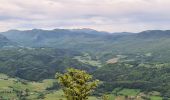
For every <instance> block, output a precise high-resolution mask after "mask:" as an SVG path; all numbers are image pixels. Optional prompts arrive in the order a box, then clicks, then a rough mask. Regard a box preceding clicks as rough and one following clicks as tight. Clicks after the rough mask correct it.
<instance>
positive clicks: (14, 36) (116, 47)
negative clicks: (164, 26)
mask: <svg viewBox="0 0 170 100" xmlns="http://www.w3.org/2000/svg"><path fill="white" fill-rule="evenodd" d="M1 34H3V35H5V36H6V37H7V38H9V39H10V40H11V41H14V42H17V43H18V44H20V45H22V46H29V47H53V48H64V49H72V50H77V51H81V52H91V53H93V54H97V55H101V56H103V55H108V54H109V55H110V54H113V55H115V54H133V53H135V54H136V53H148V52H151V53H158V52H159V53H160V51H164V52H161V54H166V55H167V54H168V53H169V51H168V50H169V49H170V31H169V30H165V31H163V30H148V31H143V32H140V33H129V32H122V33H113V34H111V33H108V32H100V31H96V30H93V29H72V30H70V29H54V30H41V29H33V30H26V31H19V30H10V31H7V32H2V33H1ZM105 58H107V57H105Z"/></svg>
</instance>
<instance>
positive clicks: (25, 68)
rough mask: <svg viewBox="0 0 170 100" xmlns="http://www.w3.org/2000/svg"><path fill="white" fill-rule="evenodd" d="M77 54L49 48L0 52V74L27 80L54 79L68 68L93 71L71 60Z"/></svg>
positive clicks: (85, 65)
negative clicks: (58, 73) (56, 74)
mask: <svg viewBox="0 0 170 100" xmlns="http://www.w3.org/2000/svg"><path fill="white" fill-rule="evenodd" d="M76 55H80V54H79V53H77V52H73V51H69V50H64V49H50V48H37V49H35V48H28V49H26V48H19V49H8V50H7V49H5V50H1V51H0V72H1V73H5V74H8V75H10V76H17V77H19V78H23V79H27V80H35V81H37V80H42V79H47V78H54V75H55V73H56V72H64V71H65V69H66V68H67V67H68V66H74V67H75V68H78V69H84V70H87V71H90V72H91V71H94V70H95V67H92V66H90V65H87V64H83V63H80V62H79V61H77V60H75V59H72V58H73V57H74V56H76Z"/></svg>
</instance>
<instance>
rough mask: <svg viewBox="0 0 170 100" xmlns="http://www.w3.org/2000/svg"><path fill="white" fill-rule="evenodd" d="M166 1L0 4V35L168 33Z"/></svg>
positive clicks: (10, 0) (16, 0) (7, 0)
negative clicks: (69, 31)
mask: <svg viewBox="0 0 170 100" xmlns="http://www.w3.org/2000/svg"><path fill="white" fill-rule="evenodd" d="M169 10H170V0H0V31H6V30H9V29H32V28H43V29H53V28H94V29H97V30H102V31H111V32H121V31H132V32H137V31H142V30H148V29H151V30H152V29H170V13H169Z"/></svg>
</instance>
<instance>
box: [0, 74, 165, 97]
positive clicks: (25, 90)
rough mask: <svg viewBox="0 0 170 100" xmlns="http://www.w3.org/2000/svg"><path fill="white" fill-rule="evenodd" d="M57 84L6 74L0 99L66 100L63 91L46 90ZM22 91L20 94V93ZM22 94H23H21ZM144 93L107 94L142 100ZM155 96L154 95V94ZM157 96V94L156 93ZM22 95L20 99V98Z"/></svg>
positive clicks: (1, 78)
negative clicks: (12, 76) (27, 79)
mask: <svg viewBox="0 0 170 100" xmlns="http://www.w3.org/2000/svg"><path fill="white" fill-rule="evenodd" d="M54 82H56V80H55V79H47V80H44V81H42V82H29V81H26V80H21V79H17V78H11V77H9V76H7V75H5V74H0V83H1V84H0V98H3V99H2V100H6V99H9V100H11V99H16V100H20V99H21V98H22V97H24V98H27V99H29V100H66V99H65V97H64V94H63V92H62V90H51V91H48V90H46V88H48V87H51V86H52V84H53V83H54ZM18 91H20V92H18ZM20 93H21V94H20ZM141 94H142V92H141V91H140V90H139V89H127V88H115V89H114V90H113V91H112V93H110V94H107V96H108V99H109V100H126V99H127V98H130V97H132V98H135V97H138V99H137V98H136V99H135V100H143V99H141V98H140V95H141ZM152 94H153V93H152ZM155 94H156V93H155ZM18 95H20V97H18ZM157 95H158V93H157V94H156V95H155V96H154V95H151V96H150V97H149V98H150V99H151V100H162V97H160V96H157ZM88 100H102V99H101V97H95V96H91V97H89V99H88Z"/></svg>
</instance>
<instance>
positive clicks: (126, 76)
mask: <svg viewBox="0 0 170 100" xmlns="http://www.w3.org/2000/svg"><path fill="white" fill-rule="evenodd" d="M136 63H137V62H136ZM156 65H158V64H151V65H150V67H148V64H146V66H145V64H143V66H141V65H140V64H139V63H138V64H136V65H135V66H133V67H129V65H127V63H117V64H108V65H105V66H104V67H102V68H100V69H98V70H97V71H96V72H95V73H94V76H95V77H96V78H97V79H99V80H102V81H103V85H101V86H100V88H101V89H103V90H106V91H112V90H113V88H116V87H123V88H136V89H141V90H143V91H159V92H161V94H162V95H164V96H169V97H170V95H169V94H168V91H169V90H170V85H169V84H170V67H169V65H164V66H162V67H156Z"/></svg>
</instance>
